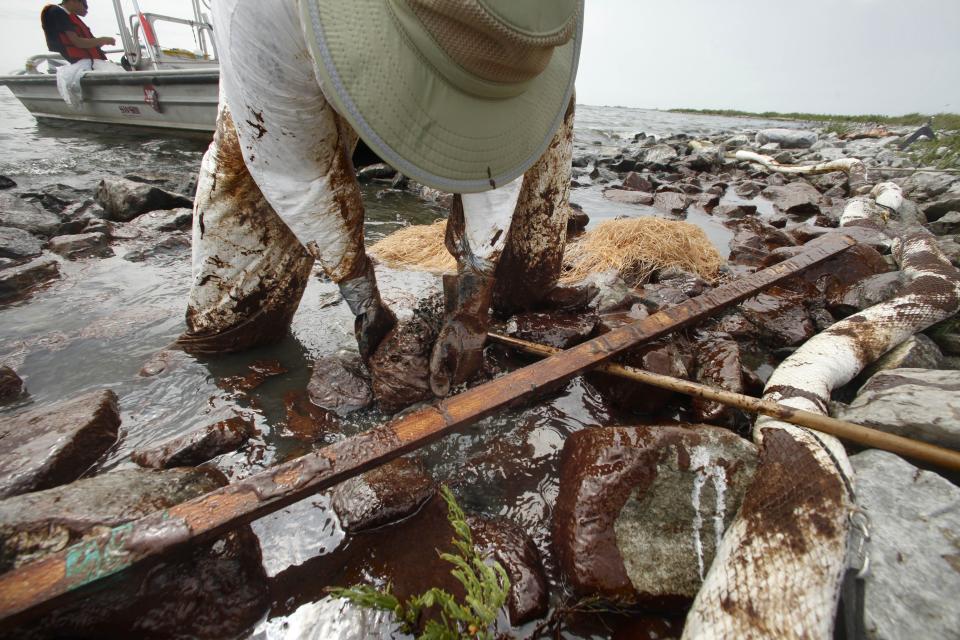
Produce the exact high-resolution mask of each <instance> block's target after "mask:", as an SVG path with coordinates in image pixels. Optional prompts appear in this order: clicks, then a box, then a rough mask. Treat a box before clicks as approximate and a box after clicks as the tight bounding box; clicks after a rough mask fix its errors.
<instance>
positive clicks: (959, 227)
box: [927, 211, 960, 236]
mask: <svg viewBox="0 0 960 640" xmlns="http://www.w3.org/2000/svg"><path fill="white" fill-rule="evenodd" d="M927 228H928V229H930V231H931V232H932V233H935V234H936V235H938V236H948V235H954V234H957V233H960V211H951V212H950V213H947V214H945V215H944V216H943V217H942V218H940V219H939V220H936V221H935V222H931V223H930V224H928V225H927Z"/></svg>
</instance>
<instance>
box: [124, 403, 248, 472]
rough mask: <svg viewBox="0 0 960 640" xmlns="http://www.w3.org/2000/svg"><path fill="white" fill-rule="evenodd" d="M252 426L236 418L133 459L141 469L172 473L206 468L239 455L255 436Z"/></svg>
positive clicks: (142, 451)
mask: <svg viewBox="0 0 960 640" xmlns="http://www.w3.org/2000/svg"><path fill="white" fill-rule="evenodd" d="M254 431H255V429H254V426H253V422H251V421H250V420H249V419H247V418H243V417H240V416H235V417H233V418H228V419H226V420H221V421H220V422H216V423H214V424H210V425H207V426H205V427H201V428H199V429H196V430H194V431H191V432H190V433H187V434H184V435H182V436H177V437H176V438H173V439H172V440H168V441H166V442H163V443H161V444H159V445H157V446H155V447H152V448H149V449H138V450H136V451H134V452H133V453H132V454H131V455H130V457H131V458H132V459H133V461H134V462H136V463H137V464H138V465H140V466H141V467H147V468H150V469H170V468H173V467H190V466H196V465H198V464H203V463H204V462H206V461H207V460H212V459H213V458H216V457H217V456H219V455H220V454H223V453H229V452H230V451H236V450H237V449H239V448H240V447H241V446H243V444H244V443H245V442H246V441H247V440H249V439H250V437H251V436H252V435H253V434H254Z"/></svg>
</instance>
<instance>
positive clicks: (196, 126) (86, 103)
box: [0, 0, 220, 134]
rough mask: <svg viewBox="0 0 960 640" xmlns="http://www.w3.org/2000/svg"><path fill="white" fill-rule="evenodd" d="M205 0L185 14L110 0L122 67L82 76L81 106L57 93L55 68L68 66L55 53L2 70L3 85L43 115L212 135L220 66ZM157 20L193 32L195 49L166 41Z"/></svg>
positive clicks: (35, 113) (114, 54) (113, 54)
mask: <svg viewBox="0 0 960 640" xmlns="http://www.w3.org/2000/svg"><path fill="white" fill-rule="evenodd" d="M208 1H209V0H191V3H192V5H193V16H192V17H190V18H180V17H175V16H168V15H162V14H158V13H144V12H142V11H140V7H139V4H138V2H137V0H133V8H134V11H133V13H131V14H126V13H125V12H124V8H123V6H122V4H121V2H122V0H113V9H114V13H115V15H116V18H117V24H118V26H119V28H120V40H121V44H122V46H123V48H122V49H117V50H112V51H105V53H107V55H108V57H110V58H115V57H117V56H119V63H120V64H121V66H122V68H123V69H124V70H123V71H118V72H103V71H96V72H88V73H87V74H86V75H84V77H83V79H82V80H81V87H82V89H83V97H84V100H83V103H82V104H81V105H80V107H79V108H74V107H72V106H70V105H69V104H67V103H66V102H65V101H64V100H63V98H61V96H60V94H59V92H58V91H57V77H56V70H57V69H58V68H59V67H61V66H63V65H66V64H67V62H66V60H64V59H63V58H62V57H61V56H59V55H58V54H54V53H50V54H41V55H36V56H32V57H31V58H29V59H28V60H27V62H26V64H25V67H24V69H23V70H22V71H20V72H18V73H16V74H13V75H5V76H0V86H5V87H7V88H9V89H10V91H11V92H12V93H13V95H14V96H15V97H16V98H17V99H18V100H20V102H21V103H22V104H23V106H24V107H25V108H26V109H27V110H28V111H29V112H30V113H31V114H33V116H34V117H36V118H37V119H39V120H52V121H71V122H84V123H96V124H102V125H110V126H115V125H120V126H128V127H136V128H140V129H147V130H152V129H157V130H166V131H177V132H198V133H202V134H207V133H212V132H213V130H214V126H215V124H216V116H217V96H218V85H219V80H220V69H219V65H218V62H217V55H216V45H215V43H214V41H213V27H212V25H211V24H210V21H209V18H208V17H207V15H206V14H205V13H204V12H203V7H202V6H201V2H203V3H204V4H206V3H207V2H208ZM207 8H209V6H208V5H207ZM158 25H159V26H160V27H162V28H163V30H165V31H169V30H170V28H171V26H174V27H175V28H176V29H180V30H189V31H190V32H192V35H193V41H194V43H195V45H196V49H195V50H193V51H189V50H186V49H182V48H174V47H164V46H163V44H162V43H161V42H160V39H159V37H158V29H157V26H158Z"/></svg>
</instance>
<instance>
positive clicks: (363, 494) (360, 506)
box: [332, 458, 437, 532]
mask: <svg viewBox="0 0 960 640" xmlns="http://www.w3.org/2000/svg"><path fill="white" fill-rule="evenodd" d="M436 491H437V487H436V485H435V484H434V482H433V478H431V477H430V476H429V475H428V474H427V473H426V471H424V469H423V466H422V465H421V464H420V463H419V462H417V461H416V460H413V459H411V458H398V459H396V460H394V461H392V462H388V463H387V464H385V465H383V466H380V467H377V468H376V469H374V470H372V471H368V472H366V473H364V474H362V475H359V476H356V477H354V478H350V479H349V480H346V481H344V482H341V483H340V484H338V485H337V486H336V487H335V488H334V490H333V495H332V505H333V509H334V511H336V512H337V515H338V516H339V517H340V524H341V526H343V528H344V529H345V530H346V531H351V532H354V531H362V530H364V529H372V528H374V527H378V526H381V525H384V524H387V523H389V522H393V521H395V520H400V519H402V518H405V517H406V516H408V515H410V514H411V513H413V512H414V511H416V510H417V509H419V508H420V505H422V504H423V503H424V502H426V501H427V500H428V499H429V498H430V497H432V496H433V495H434V494H435V493H436Z"/></svg>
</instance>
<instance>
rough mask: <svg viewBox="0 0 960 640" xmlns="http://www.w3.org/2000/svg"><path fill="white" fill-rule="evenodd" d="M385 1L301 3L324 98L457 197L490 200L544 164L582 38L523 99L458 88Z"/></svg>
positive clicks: (387, 152) (428, 181)
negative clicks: (483, 195) (487, 194)
mask: <svg viewBox="0 0 960 640" xmlns="http://www.w3.org/2000/svg"><path fill="white" fill-rule="evenodd" d="M388 5H389V2H387V1H385V0H301V2H300V6H301V12H302V15H303V19H304V24H305V26H306V29H305V31H306V35H307V43H308V46H309V47H310V50H311V53H312V55H313V59H314V62H315V63H316V66H317V71H318V76H319V78H320V80H321V83H322V86H323V92H324V95H325V96H326V97H327V99H328V100H329V101H330V102H332V103H333V105H334V107H335V108H336V109H337V111H338V112H339V113H340V114H341V115H342V116H343V117H345V118H346V119H347V120H348V121H349V122H350V124H351V125H352V126H353V127H354V129H355V130H356V132H357V134H358V135H359V136H360V137H361V138H362V139H363V141H364V142H365V143H366V144H367V145H368V146H369V147H370V148H371V149H372V150H373V151H374V152H376V153H377V154H378V155H379V156H380V157H381V158H383V160H384V161H386V162H388V163H389V164H391V165H392V166H393V167H394V168H395V169H397V170H398V171H400V172H401V173H403V174H404V175H406V176H408V177H410V178H412V179H414V180H416V181H418V182H420V183H422V184H425V185H427V186H430V187H434V188H436V189H440V190H442V191H450V192H454V193H473V192H479V191H487V190H489V189H491V188H494V187H496V186H499V185H503V184H506V183H508V182H511V181H512V180H514V179H516V178H518V177H519V176H521V175H522V174H523V173H524V172H525V171H526V170H527V169H529V168H530V167H531V166H532V165H533V164H534V163H535V162H536V161H537V160H538V159H539V158H540V156H541V155H543V152H544V151H545V150H546V148H547V146H548V145H549V144H550V140H551V139H552V138H553V135H554V133H555V132H556V130H557V129H558V128H559V126H560V123H561V121H562V120H563V116H564V114H565V112H566V109H567V104H568V102H569V100H570V96H571V95H572V93H573V86H574V80H575V77H576V70H577V63H578V61H579V56H580V41H581V37H582V29H583V9H582V4H581V7H580V10H579V13H578V24H577V30H576V33H575V35H574V37H573V38H572V39H571V40H570V41H569V42H567V43H566V44H565V45H563V46H561V47H557V48H556V49H555V50H554V52H553V55H552V56H551V59H550V62H549V64H548V65H547V67H546V68H545V69H544V70H543V71H542V72H541V73H540V74H539V75H538V76H537V77H535V78H534V79H532V80H531V81H530V82H529V84H528V86H527V87H526V89H525V90H524V91H523V93H521V94H520V95H517V96H514V97H508V98H497V99H489V98H481V97H478V96H476V95H473V94H470V93H466V92H464V91H462V90H460V89H458V88H457V87H455V86H453V85H452V84H451V83H450V82H448V81H447V80H446V78H444V76H443V75H441V74H440V73H439V72H438V71H437V70H436V69H435V68H434V67H433V66H432V65H431V64H430V63H429V62H427V61H426V60H425V58H423V57H422V56H421V54H420V53H419V52H418V51H417V50H416V49H415V48H414V46H413V44H412V43H411V42H410V41H409V39H408V38H407V37H406V36H405V34H404V33H403V31H402V29H401V28H400V26H399V25H398V24H397V21H396V18H395V17H394V15H393V13H392V9H391V8H390V7H389V6H388Z"/></svg>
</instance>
